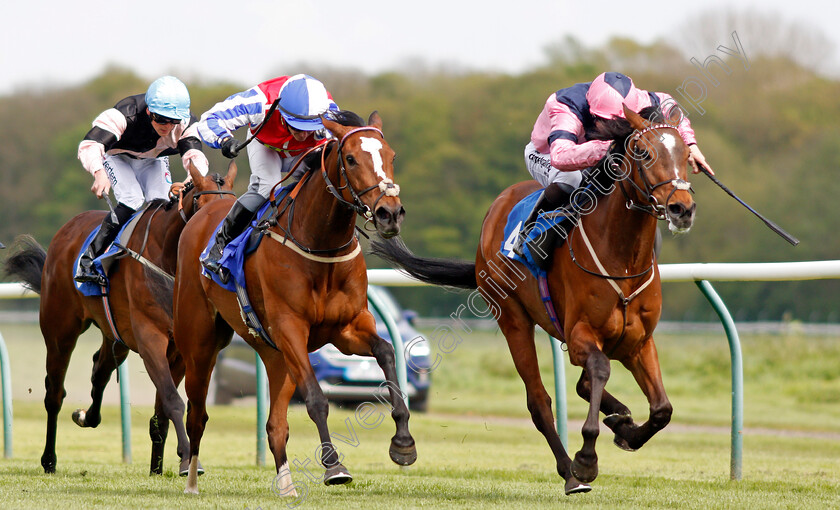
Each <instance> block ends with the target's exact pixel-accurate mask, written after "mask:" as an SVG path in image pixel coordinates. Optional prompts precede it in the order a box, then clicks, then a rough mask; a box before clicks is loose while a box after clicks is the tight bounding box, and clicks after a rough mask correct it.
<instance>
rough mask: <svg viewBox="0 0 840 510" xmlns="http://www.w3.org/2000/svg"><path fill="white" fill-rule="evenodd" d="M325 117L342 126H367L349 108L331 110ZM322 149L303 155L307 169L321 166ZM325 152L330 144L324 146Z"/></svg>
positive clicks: (329, 147) (328, 149)
mask: <svg viewBox="0 0 840 510" xmlns="http://www.w3.org/2000/svg"><path fill="white" fill-rule="evenodd" d="M326 116H327V118H329V119H330V120H331V121H333V122H337V123H339V124H341V125H342V126H352V127H364V126H367V123H366V122H365V120H364V119H363V118H361V117H360V116H359V115H358V114H356V113H353V112H351V111H350V110H338V111H336V110H331V111H329V112H328V113H327V115H326ZM322 150H323V149H319V150H316V151H312V152H310V153H309V154H307V155H306V156H305V157H304V160H303V162H304V163H305V164H306V166H307V167H309V169H311V170H314V169H318V168H321V151H322ZM326 150H327V154H329V153H330V151H331V150H332V144H328V145H327V146H326Z"/></svg>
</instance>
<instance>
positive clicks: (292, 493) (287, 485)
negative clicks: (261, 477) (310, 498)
mask: <svg viewBox="0 0 840 510" xmlns="http://www.w3.org/2000/svg"><path fill="white" fill-rule="evenodd" d="M260 357H261V358H263V361H264V362H265V365H266V367H271V368H270V369H267V374H268V391H269V399H270V402H271V408H270V410H269V413H268V421H267V422H266V424H265V431H266V435H267V436H268V447H269V448H270V449H271V453H272V454H273V455H274V467H275V469H276V470H277V474H276V475H275V477H274V481H273V483H272V485H271V490H272V491H273V492H274V493H275V494H277V495H278V496H286V497H293V498H296V497H298V493H297V488H296V485H295V483H294V481H293V480H292V474H291V469H290V468H289V458H288V456H287V455H286V444H287V443H288V442H289V421H288V412H289V402H290V401H291V399H292V396H293V395H294V393H295V382H294V380H293V379H292V377H291V375H290V374H289V371H288V368H287V367H286V361H285V359H284V358H283V354H282V353H280V352H278V351H275V350H273V349H268V348H266V349H264V350H263V352H260Z"/></svg>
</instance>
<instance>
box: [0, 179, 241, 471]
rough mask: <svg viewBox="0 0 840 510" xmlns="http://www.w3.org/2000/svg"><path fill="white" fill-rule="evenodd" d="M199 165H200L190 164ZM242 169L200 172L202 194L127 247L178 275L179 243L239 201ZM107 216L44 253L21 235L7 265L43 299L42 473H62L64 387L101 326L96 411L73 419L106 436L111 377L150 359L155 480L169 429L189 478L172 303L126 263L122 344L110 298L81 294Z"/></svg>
mask: <svg viewBox="0 0 840 510" xmlns="http://www.w3.org/2000/svg"><path fill="white" fill-rule="evenodd" d="M190 166H192V165H190ZM236 171H237V170H236V166H235V165H231V167H229V169H228V173H227V175H225V176H224V177H221V176H219V175H218V174H208V176H206V177H202V176H201V175H200V174H199V173H198V172H193V185H192V186H191V187H190V186H189V185H188V186H187V188H185V189H183V190H181V193H182V195H181V196H180V200H174V199H173V200H171V201H165V200H158V201H153V202H152V203H151V204H149V206H148V207H147V208H146V209H145V211H144V212H142V216H141V218H140V219H139V222H138V223H137V226H136V227H135V229H134V232H133V233H132V235H131V237H130V239H129V241H128V242H127V243H126V245H125V246H126V248H128V249H129V250H132V251H133V252H134V253H135V254H139V255H140V256H142V257H143V258H145V259H146V260H147V261H148V262H150V263H151V264H154V265H155V266H157V268H158V269H159V270H162V271H164V272H166V273H168V274H170V275H171V274H174V272H175V267H176V264H175V259H176V257H177V253H178V250H177V247H178V239H179V237H180V234H181V231H182V230H183V229H184V225H185V224H186V221H187V219H188V218H190V217H191V216H192V215H193V214H194V213H195V211H196V210H197V209H198V208H200V207H202V206H203V205H204V204H205V203H209V202H211V201H212V200H213V199H218V198H219V197H220V196H222V195H224V194H233V192H232V191H231V188H232V186H233V181H234V179H235V177H236ZM105 214H108V213H106V212H104V211H86V212H83V213H81V214H79V215H78V216H76V217H74V218H73V219H71V220H70V221H68V222H67V223H66V224H64V226H62V227H61V228H60V229H59V230H58V232H57V233H56V235H55V236H54V237H53V239H52V242H51V243H50V246H49V250H48V251H44V249H43V248H42V247H41V246H40V245H39V244H38V243H37V242H36V241H35V239H33V238H32V237H31V236H19V238H18V241H16V243H17V244H18V246H19V247H20V248H21V249H20V251H19V252H17V253H16V254H14V255H12V256H11V257H9V258H7V259H6V261H5V262H4V268H5V270H6V273H7V274H9V275H15V276H17V277H18V278H19V279H20V280H22V281H23V282H24V284H25V285H26V286H27V287H29V288H31V289H32V290H34V291H35V292H37V293H38V294H40V295H41V304H40V324H41V332H42V334H43V336H44V342H45V343H46V347H47V363H46V365H47V367H46V368H47V376H46V380H45V386H46V396H45V398H44V407H45V408H46V410H47V439H46V445H45V447H44V453H43V455H42V456H41V466H43V468H44V471H45V472H46V473H55V467H56V453H55V443H56V426H57V423H58V413H59V411H60V410H61V406H62V403H63V401H64V397H65V395H66V391H65V389H64V379H65V375H66V373H67V367H68V365H69V363H70V355H71V354H72V353H73V349H74V348H75V347H76V341H77V340H78V338H79V336H80V335H81V334H82V333H84V332H85V331H86V330H87V329H88V328H89V327H90V326H91V324H93V325H94V326H96V327H98V328H99V329H100V331H101V332H102V345H101V347H100V348H99V350H98V351H97V352H96V353H95V354H94V356H93V374H92V376H91V383H92V385H93V388H92V390H91V398H92V402H91V405H90V407H88V408H87V409H86V410H85V409H78V410H76V411H75V412H74V413H73V421H74V422H75V423H76V424H77V425H79V426H80V427H97V426H98V425H99V423H100V421H101V415H100V407H101V405H102V396H103V392H104V391H105V386H106V385H107V384H108V381H109V380H110V378H111V373H112V372H113V371H114V370H115V369H116V368H117V367H118V366H119V365H120V364H121V363H122V362H123V361H124V360H125V358H126V357H127V356H128V351H129V349H130V350H132V351H134V352H137V353H139V354H140V356H141V357H142V358H143V363H144V365H145V367H146V370H147V371H148V373H149V377H151V379H152V382H153V383H154V385H155V388H156V389H157V392H156V395H155V413H154V416H152V418H151V420H150V421H149V435H150V437H151V440H152V454H151V467H150V474H162V473H163V451H164V446H165V443H166V436H167V434H168V431H169V420H172V422H173V423H174V425H175V431H176V433H177V436H178V455H179V457H181V465H180V467H179V471H180V472H181V473H183V474H186V470H187V466H188V463H189V458H188V456H187V455H188V453H189V444H188V439H187V434H186V430H185V428H184V403H183V401H182V400H181V397H180V396H179V395H178V392H177V385H178V384H180V382H181V380H182V379H183V376H184V364H183V360H182V359H181V356H180V355H179V354H178V352H177V351H176V350H175V348H174V347H175V346H174V343H173V342H172V340H171V323H172V320H171V313H172V311H171V294H169V298H170V299H169V308H170V309H169V310H168V311H167V310H166V309H165V308H164V307H161V306H160V303H161V301H165V300H162V299H161V298H160V296H158V295H157V290H158V289H157V287H150V286H148V285H147V282H149V281H153V280H152V279H150V278H149V274H150V270H149V269H148V268H147V266H146V265H145V264H141V263H139V262H135V261H133V260H129V259H128V258H127V257H126V258H124V259H122V260H121V261H120V262H119V263H118V264H116V265H115V267H114V269H113V270H112V271H111V274H110V275H109V276H108V278H109V281H110V290H109V296H108V299H109V301H110V313H111V315H112V319H113V323H114V326H115V329H116V331H117V333H118V334H119V336H120V338H121V340H122V343H120V342H118V341H117V340H116V339H115V335H114V333H113V330H112V328H111V326H110V325H109V322H108V317H107V314H108V313H109V312H108V310H106V309H105V306H104V304H103V299H102V297H93V296H84V295H82V293H81V292H79V291H78V290H76V286H75V282H74V280H73V276H74V274H75V261H76V258H77V256H78V254H79V250H80V249H81V246H82V243H83V242H84V240H85V238H86V237H87V235H88V233H90V232H91V231H92V230H93V229H94V228H95V227H96V226H97V225H99V224H100V223H101V222H102V219H103V217H104V216H105Z"/></svg>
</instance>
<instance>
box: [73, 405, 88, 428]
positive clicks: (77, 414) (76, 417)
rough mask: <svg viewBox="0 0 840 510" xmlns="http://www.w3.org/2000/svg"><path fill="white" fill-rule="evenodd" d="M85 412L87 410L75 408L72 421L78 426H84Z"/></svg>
mask: <svg viewBox="0 0 840 510" xmlns="http://www.w3.org/2000/svg"><path fill="white" fill-rule="evenodd" d="M85 414H87V411H85V410H84V409H76V410H75V411H73V423H75V424H76V425H78V426H80V427H85V426H86V425H85Z"/></svg>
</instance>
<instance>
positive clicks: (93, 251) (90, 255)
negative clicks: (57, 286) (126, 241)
mask: <svg viewBox="0 0 840 510" xmlns="http://www.w3.org/2000/svg"><path fill="white" fill-rule="evenodd" d="M120 207H123V208H124V209H125V210H127V211H130V212H127V217H126V219H128V218H130V217H131V214H133V213H134V209H131V208H129V207H127V206H124V205H123V204H118V205H117V209H118V210H119V209H120ZM119 212H122V211H117V221H120V214H119ZM121 223H122V222H121V221H120V223H115V222H114V220H113V219H111V215H110V214H109V215H107V216H105V219H104V220H102V226H101V227H99V232H97V233H96V236H94V238H93V240H92V241H91V242H90V245H88V248H87V250H85V253H84V254H82V256H81V258H80V259H79V272H78V274H76V276H75V277H74V278H73V279H74V280H76V281H77V282H79V283H96V284H98V285H105V277H104V276H102V275H100V274H98V273H97V272H96V270H95V269H94V267H93V259H95V258H96V257H98V256H100V255H102V254H103V253H104V252H105V250H106V249H107V248H108V246H111V243H112V242H114V239H115V238H116V237H117V234H118V233H119V231H120V225H121Z"/></svg>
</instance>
